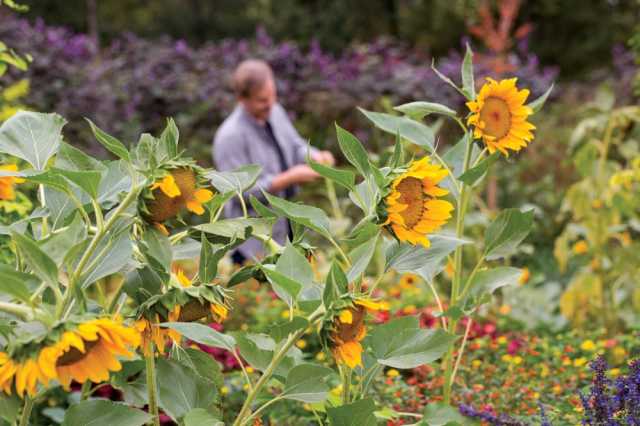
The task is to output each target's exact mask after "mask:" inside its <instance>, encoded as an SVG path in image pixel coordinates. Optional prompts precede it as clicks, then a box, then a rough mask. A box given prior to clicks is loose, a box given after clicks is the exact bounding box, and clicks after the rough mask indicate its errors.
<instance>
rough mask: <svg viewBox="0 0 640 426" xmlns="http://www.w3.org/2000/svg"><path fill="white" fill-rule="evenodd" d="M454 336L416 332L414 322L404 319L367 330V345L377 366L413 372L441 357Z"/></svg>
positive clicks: (431, 332) (420, 329)
mask: <svg viewBox="0 0 640 426" xmlns="http://www.w3.org/2000/svg"><path fill="white" fill-rule="evenodd" d="M455 340H456V336H454V335H451V334H449V333H447V332H446V331H443V330H440V329H436V330H427V329H423V328H420V324H419V322H418V319H417V318H415V317H404V318H398V319H395V320H392V321H389V322H388V323H386V324H381V325H378V326H376V327H374V328H373V329H372V330H371V333H370V337H369V338H368V342H369V344H370V345H371V348H372V349H373V353H374V356H375V357H376V359H377V361H378V363H379V364H382V365H387V366H389V367H394V368H400V369H406V368H415V367H418V366H420V365H423V364H427V363H429V362H432V361H435V360H437V359H439V358H440V357H442V356H443V355H444V354H445V353H446V352H447V350H448V349H449V347H450V346H451V344H452V343H453V342H454V341H455Z"/></svg>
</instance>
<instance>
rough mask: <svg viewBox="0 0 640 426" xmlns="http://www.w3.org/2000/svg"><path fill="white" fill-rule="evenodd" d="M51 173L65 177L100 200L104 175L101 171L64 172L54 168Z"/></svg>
mask: <svg viewBox="0 0 640 426" xmlns="http://www.w3.org/2000/svg"><path fill="white" fill-rule="evenodd" d="M51 172H52V173H56V174H59V175H62V176H64V177H65V178H66V179H67V180H69V181H70V182H72V183H74V184H75V185H77V186H78V187H79V188H81V189H82V190H83V191H84V192H86V193H87V194H88V195H89V196H90V197H91V198H93V199H94V200H96V199H97V198H98V188H99V187H100V180H101V179H102V173H101V172H100V171H97V170H64V169H58V168H52V169H51Z"/></svg>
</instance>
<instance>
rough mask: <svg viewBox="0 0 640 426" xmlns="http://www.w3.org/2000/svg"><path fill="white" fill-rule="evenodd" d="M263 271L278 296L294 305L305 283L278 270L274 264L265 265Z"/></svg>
mask: <svg viewBox="0 0 640 426" xmlns="http://www.w3.org/2000/svg"><path fill="white" fill-rule="evenodd" d="M262 271H263V272H264V274H265V275H266V276H267V280H269V282H270V283H271V285H272V286H273V291H275V293H276V294H277V295H278V297H279V298H280V299H282V300H284V301H285V302H286V303H287V305H289V306H292V305H293V304H294V303H295V302H296V300H297V299H298V295H299V294H300V292H301V291H302V288H303V287H304V286H303V284H302V283H301V282H299V281H296V280H295V279H293V278H291V277H288V276H286V275H285V274H283V273H282V272H279V271H277V270H276V269H275V267H274V266H273V265H263V266H262Z"/></svg>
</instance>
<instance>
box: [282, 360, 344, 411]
mask: <svg viewBox="0 0 640 426" xmlns="http://www.w3.org/2000/svg"><path fill="white" fill-rule="evenodd" d="M331 374H333V370H332V369H330V368H327V367H324V366H322V365H317V364H300V365H297V366H295V367H293V368H292V369H291V370H290V371H289V374H287V380H286V382H285V385H284V391H283V392H282V394H281V396H282V397H284V398H285V399H292V400H295V401H301V402H308V403H310V404H313V403H317V402H322V401H324V400H325V399H327V395H328V393H329V386H328V385H327V384H326V383H325V379H326V377H327V376H329V375H331Z"/></svg>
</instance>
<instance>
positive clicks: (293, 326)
mask: <svg viewBox="0 0 640 426" xmlns="http://www.w3.org/2000/svg"><path fill="white" fill-rule="evenodd" d="M308 326H309V321H307V319H306V318H304V317H293V318H292V319H291V321H284V322H281V323H278V324H275V325H273V326H271V327H269V335H270V336H271V337H272V338H273V340H274V341H275V342H276V343H279V342H280V341H282V340H283V339H286V338H287V337H288V336H289V335H290V334H291V333H295V332H296V331H298V330H301V329H303V328H307V327H308Z"/></svg>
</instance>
